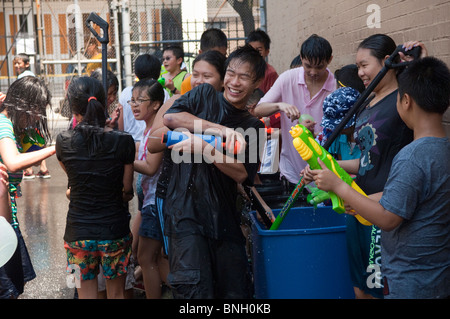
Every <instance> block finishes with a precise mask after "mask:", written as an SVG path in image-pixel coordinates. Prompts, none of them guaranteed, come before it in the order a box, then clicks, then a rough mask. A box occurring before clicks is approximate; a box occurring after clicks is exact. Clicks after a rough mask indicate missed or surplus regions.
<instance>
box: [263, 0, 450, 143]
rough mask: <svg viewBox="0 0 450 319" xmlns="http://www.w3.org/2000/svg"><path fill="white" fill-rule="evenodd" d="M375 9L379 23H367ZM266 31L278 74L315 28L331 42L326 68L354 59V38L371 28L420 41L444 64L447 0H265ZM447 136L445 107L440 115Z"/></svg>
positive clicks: (449, 50)
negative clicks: (331, 53)
mask: <svg viewBox="0 0 450 319" xmlns="http://www.w3.org/2000/svg"><path fill="white" fill-rule="evenodd" d="M372 4H373V5H377V6H378V7H379V8H380V11H379V13H380V15H379V17H380V28H369V27H368V25H367V22H368V18H369V22H376V21H375V20H372V19H370V18H372V17H374V15H375V11H370V12H367V9H368V6H369V5H372ZM267 32H268V34H269V36H270V37H271V40H272V45H271V49H270V55H269V63H270V64H272V65H273V66H274V67H275V69H276V70H277V71H278V73H281V72H283V71H285V70H287V69H288V68H289V65H290V63H291V61H292V59H293V58H294V57H295V56H296V55H298V54H299V53H300V45H301V43H302V42H303V41H304V40H305V39H306V38H308V37H309V36H310V35H311V34H313V33H316V34H318V35H320V36H323V37H324V38H326V39H327V40H328V41H330V43H331V46H332V47H333V61H332V63H331V64H330V69H331V71H334V70H336V69H337V68H340V67H342V66H343V65H346V64H349V63H354V62H355V53H356V49H357V47H358V45H359V43H360V42H361V41H362V40H363V39H365V38H366V37H368V36H370V35H372V34H375V33H384V34H387V35H389V36H390V37H392V38H393V39H394V41H395V42H396V43H397V44H401V43H403V42H405V41H409V40H420V41H422V42H423V43H424V44H425V45H426V47H427V49H428V52H429V55H433V56H436V57H438V58H440V59H442V60H443V61H444V62H445V63H447V65H449V66H450V1H448V0H406V1H405V0H404V1H392V0H371V1H360V0H322V1H316V0H314V1H311V0H309V1H308V0H276V1H275V0H267ZM444 124H445V126H446V130H447V136H450V111H447V113H446V115H445V117H444Z"/></svg>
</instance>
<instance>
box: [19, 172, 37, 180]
mask: <svg viewBox="0 0 450 319" xmlns="http://www.w3.org/2000/svg"><path fill="white" fill-rule="evenodd" d="M35 177H36V175H34V174H33V172H31V173H28V172H27V171H24V172H23V178H22V179H33V178H35Z"/></svg>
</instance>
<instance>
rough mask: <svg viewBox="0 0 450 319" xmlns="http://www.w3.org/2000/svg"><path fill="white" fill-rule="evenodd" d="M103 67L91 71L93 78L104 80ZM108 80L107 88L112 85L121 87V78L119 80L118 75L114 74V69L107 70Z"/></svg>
mask: <svg viewBox="0 0 450 319" xmlns="http://www.w3.org/2000/svg"><path fill="white" fill-rule="evenodd" d="M102 72H103V71H102V68H98V69H96V70H95V71H93V72H92V73H91V78H94V79H97V80H99V81H100V82H101V81H103V78H102ZM106 82H107V85H106V86H107V88H108V89H109V88H110V87H111V86H114V87H116V88H119V80H117V76H116V75H115V74H114V72H113V71H111V70H107V71H106ZM106 93H108V92H106Z"/></svg>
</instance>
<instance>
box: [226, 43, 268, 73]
mask: <svg viewBox="0 0 450 319" xmlns="http://www.w3.org/2000/svg"><path fill="white" fill-rule="evenodd" d="M233 60H240V61H241V62H248V63H249V64H250V66H251V68H252V69H253V73H254V74H253V75H254V79H253V81H254V82H256V81H258V80H260V79H262V78H264V76H265V73H266V68H267V64H266V61H265V60H264V58H263V57H262V56H261V54H260V53H259V51H258V50H256V49H255V48H253V47H252V46H251V45H249V44H246V45H244V46H242V47H238V48H237V49H236V50H234V51H233V52H231V54H230V55H229V56H228V58H227V60H226V61H225V72H226V70H227V69H228V66H229V65H230V63H231V61H233Z"/></svg>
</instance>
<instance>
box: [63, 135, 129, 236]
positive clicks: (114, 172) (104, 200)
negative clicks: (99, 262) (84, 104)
mask: <svg viewBox="0 0 450 319" xmlns="http://www.w3.org/2000/svg"><path fill="white" fill-rule="evenodd" d="M94 134H99V141H100V143H98V147H97V149H96V150H95V151H94V154H90V152H89V151H88V146H87V143H86V141H85V140H84V138H83V137H82V136H81V134H80V133H78V132H77V130H76V129H75V130H69V131H64V132H62V133H60V134H59V135H58V136H57V138H56V156H57V158H58V160H59V161H61V162H62V163H63V164H64V166H65V169H66V173H67V177H68V186H69V187H70V203H69V211H68V214H67V225H66V231H65V234H64V240H65V241H67V242H72V241H77V240H87V239H90V240H107V239H111V240H112V239H117V238H121V237H124V236H126V235H127V234H128V233H129V232H130V228H129V221H130V214H129V212H128V205H127V204H126V203H124V202H123V200H122V190H123V174H124V165H125V164H131V163H133V162H134V157H135V144H134V140H133V138H132V137H131V135H129V134H127V133H123V132H118V131H109V132H102V133H94Z"/></svg>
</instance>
